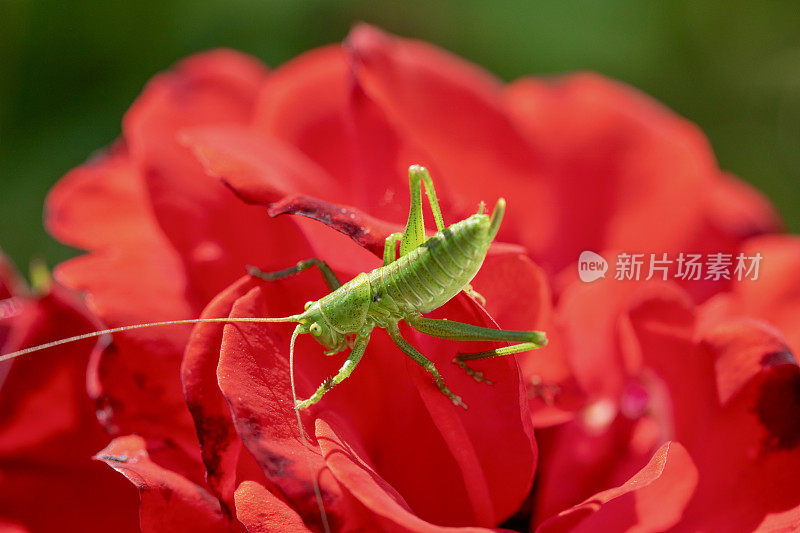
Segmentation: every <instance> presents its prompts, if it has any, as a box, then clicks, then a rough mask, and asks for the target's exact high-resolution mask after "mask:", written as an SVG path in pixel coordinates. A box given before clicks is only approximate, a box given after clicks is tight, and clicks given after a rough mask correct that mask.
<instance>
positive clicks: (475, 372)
mask: <svg viewBox="0 0 800 533" xmlns="http://www.w3.org/2000/svg"><path fill="white" fill-rule="evenodd" d="M453 362H454V363H455V364H457V365H458V366H460V367H461V368H463V369H464V372H466V373H467V374H469V375H470V376H472V377H473V378H474V379H475V381H477V382H478V383H486V384H488V385H491V384H492V382H491V381H489V380H488V379H486V378H485V377H483V372H480V371H479V370H474V369H472V368H470V367H469V365H467V363H465V362H464V361H462V360H461V357H460V356H458V355H457V356H455V357H454V358H453Z"/></svg>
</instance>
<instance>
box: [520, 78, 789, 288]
mask: <svg viewBox="0 0 800 533" xmlns="http://www.w3.org/2000/svg"><path fill="white" fill-rule="evenodd" d="M508 105H509V108H510V112H511V113H512V114H513V116H514V117H515V119H516V124H517V126H518V127H519V128H521V130H522V131H524V132H525V134H526V136H527V138H528V140H529V142H530V143H531V145H532V147H533V148H532V150H535V151H536V152H537V153H539V154H542V157H543V158H546V161H545V162H544V166H545V167H546V168H547V169H548V176H549V179H548V186H549V187H551V188H552V189H551V194H552V198H551V201H552V202H553V205H554V206H558V209H557V210H556V212H554V213H551V215H550V219H549V222H550V223H549V225H547V226H544V227H543V230H544V231H540V234H539V235H538V236H536V235H530V237H531V238H534V237H537V239H538V240H537V241H531V242H530V244H528V242H529V241H527V240H526V241H525V242H526V244H528V245H529V246H530V247H531V249H533V250H537V252H538V254H541V255H538V254H537V255H536V256H535V257H536V258H537V260H538V261H539V262H540V264H542V265H543V266H544V268H545V269H546V270H548V272H551V273H552V272H557V271H558V270H559V269H561V268H564V267H566V266H568V265H569V264H570V263H572V262H573V261H575V259H576V258H577V257H578V255H579V254H580V252H581V251H583V250H596V251H602V250H607V249H614V250H617V249H620V250H628V251H630V250H634V251H637V252H655V253H664V252H674V253H677V252H681V251H687V250H691V251H708V252H720V251H733V249H731V247H732V246H733V247H734V248H735V244H736V243H737V242H740V241H741V240H742V239H743V238H746V237H748V236H750V235H752V233H751V232H753V231H755V232H761V231H765V230H770V229H775V216H774V213H773V212H772V209H771V208H769V206H768V205H765V202H764V201H763V200H762V199H760V198H758V197H757V195H755V194H753V193H752V192H750V191H749V190H747V188H746V186H745V185H743V184H741V183H740V182H738V181H733V179H732V178H728V177H724V176H723V175H722V173H721V172H720V170H719V169H718V168H717V165H716V162H715V161H714V157H713V153H712V151H711V148H710V146H709V144H708V141H707V140H706V139H705V138H704V136H703V135H702V133H701V132H700V131H699V130H698V129H697V128H696V127H695V126H694V125H693V124H690V123H688V122H687V121H685V120H683V119H681V118H680V117H678V116H677V115H675V114H673V113H671V112H670V111H669V110H667V109H665V108H663V107H661V106H660V105H659V104H658V103H657V102H655V101H652V100H651V99H649V98H647V97H646V96H644V95H642V94H641V93H638V92H636V91H635V90H632V89H631V88H629V87H626V86H624V85H622V84H619V83H616V82H612V81H609V80H606V79H604V78H601V77H599V76H596V75H592V74H579V75H575V76H569V77H565V78H561V79H558V80H556V81H555V82H554V81H550V80H534V79H524V80H521V81H518V82H515V83H513V84H512V85H511V87H510V90H509V92H508ZM698 191H699V192H698ZM723 199H724V200H723ZM726 205H727V206H728V207H725V206H726ZM658 220H669V221H670V223H669V224H658V223H654V221H658ZM737 220H738V223H737V222H735V221H737ZM744 226H747V228H746V231H743V229H745V228H744ZM687 288H688V289H689V290H691V291H692V292H693V293H698V294H699V293H703V292H704V291H705V294H706V295H707V293H708V290H710V289H709V287H707V286H704V284H698V283H694V284H692V285H687ZM711 289H713V287H711ZM716 289H717V290H718V289H719V285H717V287H716Z"/></svg>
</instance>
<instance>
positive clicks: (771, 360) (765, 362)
mask: <svg viewBox="0 0 800 533" xmlns="http://www.w3.org/2000/svg"><path fill="white" fill-rule="evenodd" d="M787 364H788V365H791V364H797V362H796V361H795V359H794V356H793V355H792V352H790V351H788V350H782V351H778V352H770V353H768V354H765V355H764V356H763V357H762V358H761V366H780V365H787Z"/></svg>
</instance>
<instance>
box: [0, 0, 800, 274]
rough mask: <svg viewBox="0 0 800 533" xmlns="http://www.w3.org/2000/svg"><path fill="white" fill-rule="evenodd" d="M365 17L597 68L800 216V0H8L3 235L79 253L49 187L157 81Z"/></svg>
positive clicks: (1, 72)
mask: <svg viewBox="0 0 800 533" xmlns="http://www.w3.org/2000/svg"><path fill="white" fill-rule="evenodd" d="M359 20H363V21H367V22H371V23H374V24H377V25H380V26H382V27H383V28H385V29H387V30H389V31H392V32H395V33H398V34H400V35H404V36H409V37H417V38H421V39H425V40H427V41H430V42H433V43H435V44H438V45H440V46H442V47H444V48H447V49H449V50H451V51H453V52H455V53H457V54H460V55H461V56H463V57H466V58H468V59H470V60H472V61H474V62H476V63H479V64H481V65H483V66H485V67H486V68H488V69H489V70H491V71H493V72H495V73H496V74H497V75H499V76H500V77H502V78H504V79H507V80H510V79H513V78H516V77H518V76H522V75H525V74H552V73H561V72H568V71H573V70H594V71H598V72H601V73H603V74H605V75H607V76H611V77H613V78H616V79H619V80H622V81H625V82H627V83H629V84H631V85H633V86H635V87H638V88H640V89H642V90H643V91H645V92H647V93H649V94H651V95H653V96H655V97H656V98H658V99H659V100H661V101H662V102H664V103H665V104H666V105H668V106H669V107H671V108H672V109H674V110H675V111H676V112H678V113H679V114H681V115H683V116H685V117H688V118H689V119H691V120H693V121H695V122H696V123H698V124H699V125H700V127H701V128H702V129H703V130H704V131H705V132H706V134H707V135H708V136H709V138H710V139H711V142H712V144H713V146H714V149H715V151H716V154H717V157H718V159H719V161H720V164H721V166H722V167H723V168H725V169H727V170H730V171H732V172H734V173H736V174H738V175H739V176H741V177H743V178H745V179H747V180H748V181H750V182H751V183H754V184H755V185H756V186H758V187H759V188H760V189H761V190H763V191H765V192H766V193H767V194H768V195H769V197H770V198H771V199H772V200H773V201H774V202H775V203H776V204H777V205H778V207H779V209H780V210H781V212H782V214H783V216H784V218H785V219H786V221H787V224H788V227H789V229H790V230H792V231H798V230H800V208H798V205H799V202H798V201H799V200H800V182H799V181H798V180H799V179H800V30H798V29H799V28H800V9H797V3H796V2H794V1H790V0H786V1H761V2H751V1H736V0H733V1H732V0H715V1H703V0H685V1H663V2H649V1H642V0H637V1H633V0H632V1H617V0H606V1H599V0H595V1H582V2H579V1H568V0H564V1H558V2H553V1H551V2H538V1H524V0H519V1H511V0H492V1H488V0H485V1H479V0H448V1H439V2H431V1H424V0H407V1H403V2H400V1H398V2H379V1H368V0H346V1H341V0H340V1H323V0H286V1H277V0H224V1H223V0H167V1H165V0H157V1H156V0H139V1H135V2H134V1H128V2H119V1H88V0H68V1H66V2H64V1H61V0H50V1H33V0H0V246H2V247H3V248H4V249H5V250H6V252H7V253H8V255H10V256H11V258H12V259H13V260H14V261H15V262H16V263H17V264H18V265H19V266H20V267H21V269H22V270H26V268H27V267H26V265H27V264H28V262H29V260H30V259H31V258H32V257H35V256H40V257H43V258H45V259H46V261H47V262H48V264H50V265H53V264H55V263H56V262H58V261H60V260H62V259H64V258H66V257H68V256H69V255H71V254H72V253H73V252H71V251H70V250H69V249H67V248H66V247H63V246H61V245H59V244H57V243H55V242H54V241H53V240H52V239H50V238H49V237H48V236H47V234H46V233H45V232H44V230H43V228H42V223H41V213H42V202H43V200H44V197H45V195H46V193H47V190H48V189H49V188H50V186H51V185H52V184H53V183H54V182H55V181H56V180H57V179H58V178H59V177H60V176H61V175H63V174H64V173H65V172H66V171H67V170H69V169H70V168H71V167H73V166H75V165H78V164H80V163H81V162H82V161H84V160H85V159H86V158H87V157H89V156H90V155H91V154H92V152H94V151H95V150H97V149H99V148H102V147H103V146H105V145H107V144H109V143H110V142H112V141H113V140H114V139H115V138H116V137H117V136H118V135H119V132H120V121H121V118H122V115H123V113H124V112H125V110H126V109H127V108H128V106H129V105H130V104H131V102H132V101H133V100H134V98H135V97H136V95H137V94H138V93H139V91H140V90H141V88H142V86H143V85H144V83H145V82H146V81H147V80H148V79H149V78H150V77H151V76H152V75H153V74H154V73H156V72H158V71H159V70H162V69H165V68H167V67H169V66H170V64H172V63H173V62H175V61H176V60H178V59H180V58H181V57H183V56H186V55H187V54H191V53H192V52H196V51H199V50H204V49H209V48H214V47H217V46H227V47H232V48H236V49H239V50H243V51H246V52H249V53H251V54H253V55H255V56H257V57H259V58H261V59H262V60H263V61H265V62H266V63H267V64H269V65H271V66H276V65H279V64H280V63H282V62H284V61H286V60H287V59H290V58H291V57H293V56H295V55H297V54H298V53H300V52H302V51H304V50H306V49H308V48H311V47H314V46H318V45H321V44H325V43H330V42H336V41H340V40H342V39H343V38H344V37H345V36H346V34H347V32H348V29H349V28H350V26H351V25H352V24H353V23H354V22H356V21H359Z"/></svg>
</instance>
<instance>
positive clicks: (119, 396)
mask: <svg viewBox="0 0 800 533" xmlns="http://www.w3.org/2000/svg"><path fill="white" fill-rule="evenodd" d="M109 205H113V206H114V209H109V207H108V206H109ZM99 221H102V222H99ZM47 222H48V226H49V228H50V230H51V231H52V232H53V233H54V234H55V235H56V236H57V237H59V238H61V239H63V240H65V241H66V242H69V243H72V244H76V245H80V246H87V247H90V248H93V249H94V250H95V251H94V252H93V253H91V254H88V255H84V256H81V257H78V258H76V259H73V260H70V261H67V262H66V263H62V264H61V265H59V266H58V268H57V269H56V272H55V276H56V278H57V279H58V280H60V281H62V282H63V283H64V284H65V285H67V286H69V287H70V288H72V289H75V290H80V291H86V292H88V293H89V297H88V304H89V306H90V308H91V310H92V311H93V312H94V313H95V314H97V315H98V316H99V317H100V318H101V319H102V320H103V321H104V323H105V325H106V326H108V327H117V326H127V325H131V324H136V323H142V322H150V321H153V320H172V319H180V318H187V317H192V316H193V315H194V313H195V311H194V310H193V309H192V306H191V305H190V304H189V303H187V302H186V295H185V291H186V278H185V274H184V270H183V268H182V266H181V264H180V261H179V260H178V258H177V257H176V255H175V253H174V251H173V250H171V248H170V246H169V244H168V243H166V242H165V240H164V238H163V236H162V235H161V233H160V231H159V230H158V228H157V226H156V225H155V223H154V221H153V219H152V216H151V215H150V214H149V211H148V208H147V199H146V197H145V191H144V186H143V183H142V180H141V178H140V176H139V174H138V173H136V172H135V171H134V170H133V168H132V167H131V162H130V160H129V159H128V157H127V153H126V151H125V149H124V148H123V147H119V148H118V149H116V150H114V151H113V152H112V153H110V154H109V155H107V156H104V157H102V158H101V159H98V160H96V161H93V162H91V163H89V164H87V165H85V166H83V167H79V168H78V169H76V170H74V171H72V172H71V173H70V174H68V175H67V176H66V177H65V178H64V179H63V180H62V181H61V182H59V184H58V185H57V186H56V187H55V188H54V189H53V191H52V193H51V194H50V196H49V197H48V201H47ZM98 227H99V228H100V229H98ZM106 229H107V230H108V231H105V230H106ZM188 332H189V328H188V327H180V326H178V327H165V328H155V329H144V330H141V331H136V332H130V333H121V334H117V335H115V337H114V339H115V340H114V344H113V345H112V346H110V347H109V348H108V349H106V350H105V351H104V352H103V353H102V355H101V354H99V353H98V354H96V357H95V358H94V359H93V361H92V364H91V366H90V369H89V374H90V393H91V394H92V396H93V397H94V399H95V400H96V401H97V403H98V407H97V408H98V411H99V412H101V413H102V416H103V418H104V420H103V421H104V423H105V424H106V425H107V427H108V429H109V430H110V431H112V432H137V433H139V434H140V435H142V436H144V437H146V438H152V439H156V440H159V441H160V440H161V439H162V438H163V437H165V436H167V435H168V436H169V437H168V440H169V441H170V442H172V443H173V444H175V445H177V446H178V447H180V448H182V449H183V450H186V451H189V453H190V454H191V453H192V452H191V451H190V450H191V449H192V448H193V447H195V446H196V444H195V443H196V436H195V434H194V427H193V425H192V423H191V419H190V417H189V413H188V411H187V410H186V405H185V400H184V398H183V395H182V394H181V389H180V381H179V380H178V373H177V369H178V367H179V365H180V359H181V355H182V352H183V346H184V344H185V342H186V339H187V337H188ZM162 460H163V459H162Z"/></svg>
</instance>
